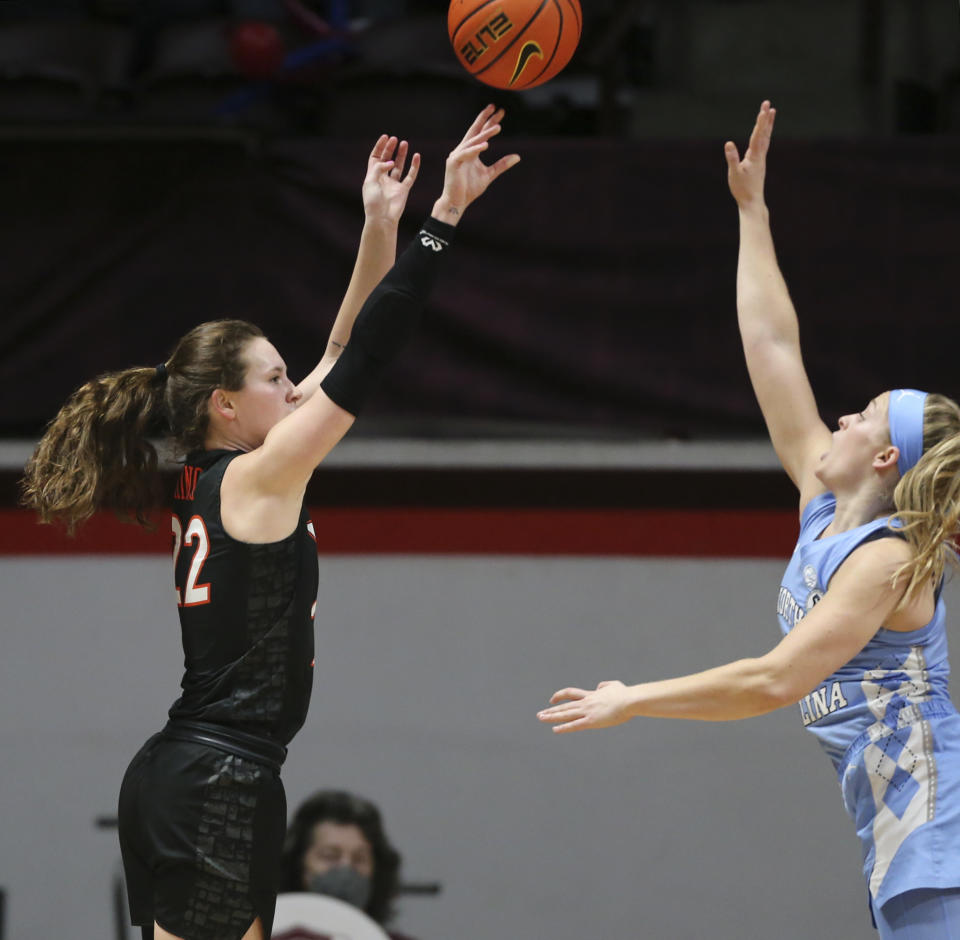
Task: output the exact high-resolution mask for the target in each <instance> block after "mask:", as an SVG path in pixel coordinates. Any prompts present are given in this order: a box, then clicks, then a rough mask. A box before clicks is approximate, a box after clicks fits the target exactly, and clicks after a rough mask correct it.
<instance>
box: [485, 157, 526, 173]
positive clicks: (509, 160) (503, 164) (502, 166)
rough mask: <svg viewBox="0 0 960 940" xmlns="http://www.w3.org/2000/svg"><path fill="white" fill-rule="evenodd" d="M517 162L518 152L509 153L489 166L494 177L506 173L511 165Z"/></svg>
mask: <svg viewBox="0 0 960 940" xmlns="http://www.w3.org/2000/svg"><path fill="white" fill-rule="evenodd" d="M519 162H520V154H519V153H511V154H508V155H507V156H505V157H501V158H500V159H499V160H497V162H496V163H494V164H492V165H491V166H490V171H491V172H492V173H493V175H494V178H496V177H498V176H499V175H500V174H501V173H506V172H507V170H509V169H510V168H511V167H515V166H516V165H517V164H518V163H519Z"/></svg>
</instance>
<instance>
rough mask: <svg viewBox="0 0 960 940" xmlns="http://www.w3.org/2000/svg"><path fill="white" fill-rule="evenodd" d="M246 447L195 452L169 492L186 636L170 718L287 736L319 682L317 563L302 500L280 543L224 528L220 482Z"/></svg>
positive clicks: (281, 737)
mask: <svg viewBox="0 0 960 940" xmlns="http://www.w3.org/2000/svg"><path fill="white" fill-rule="evenodd" d="M239 455H240V451H228V450H213V451H201V452H198V453H194V454H191V455H190V456H189V457H188V458H187V461H186V465H185V466H184V468H183V470H182V472H181V474H180V478H179V480H178V482H177V487H176V490H175V493H174V500H173V509H174V512H173V517H172V525H173V558H174V570H175V581H176V590H177V605H178V608H179V612H180V628H181V633H182V636H183V652H184V675H183V681H182V682H181V687H182V688H183V695H182V696H181V697H180V698H179V699H178V700H177V701H176V702H175V703H174V704H173V706H172V707H171V709H170V718H172V719H189V720H192V721H203V722H210V723H214V724H218V725H223V726H226V727H229V728H233V729H236V730H238V731H243V732H247V733H249V734H254V735H258V736H261V737H266V738H270V739H272V740H274V741H277V742H279V743H281V744H284V745H285V744H287V743H288V742H289V741H290V739H291V738H292V737H293V736H294V735H295V734H296V733H297V731H298V730H299V729H300V727H301V726H302V725H303V722H304V720H305V719H306V716H307V706H308V705H309V702H310V692H311V688H312V683H313V655H314V654H313V616H314V613H315V611H316V600H317V586H318V580H319V572H318V566H317V546H316V539H315V537H314V534H313V526H312V524H311V523H310V518H309V516H308V515H307V512H306V510H305V509H301V513H300V521H299V523H298V524H297V528H296V531H294V532H293V534H292V535H290V536H288V537H287V538H285V539H283V540H282V541H279V542H270V543H266V544H251V543H247V542H238V541H237V540H236V539H233V538H231V537H230V536H229V535H227V533H226V532H225V531H224V529H223V523H222V521H221V518H220V484H221V481H222V480H223V474H224V471H225V470H226V468H227V466H228V465H229V464H230V461H231V460H233V459H234V458H235V457H238V456H239Z"/></svg>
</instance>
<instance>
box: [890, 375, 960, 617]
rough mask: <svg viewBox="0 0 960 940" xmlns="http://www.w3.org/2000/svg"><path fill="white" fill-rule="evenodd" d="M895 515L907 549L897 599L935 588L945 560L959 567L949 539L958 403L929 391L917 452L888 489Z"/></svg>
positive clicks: (957, 527)
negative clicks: (909, 554) (930, 586)
mask: <svg viewBox="0 0 960 940" xmlns="http://www.w3.org/2000/svg"><path fill="white" fill-rule="evenodd" d="M893 502H894V506H895V507H896V514H895V516H894V517H893V518H894V519H896V520H899V522H900V523H901V526H902V528H900V529H899V531H900V532H902V533H903V535H904V536H905V537H906V539H907V541H908V542H909V544H910V548H911V549H912V551H913V558H911V560H910V561H908V562H907V563H906V564H904V565H901V566H900V568H898V569H897V571H896V573H895V575H894V581H901V579H904V580H906V581H907V587H906V591H905V592H904V595H903V601H901V603H903V602H905V601H906V600H907V599H909V598H910V597H912V596H913V595H914V594H915V593H916V591H918V590H919V589H920V588H922V587H924V586H925V585H927V584H931V583H932V584H933V585H934V586H936V585H937V584H939V583H940V579H941V578H942V577H943V575H944V571H945V570H946V566H947V563H948V562H949V563H951V564H952V565H954V566H956V567H960V564H958V559H957V552H956V549H955V547H954V545H953V539H954V538H955V537H956V536H957V535H958V534H960V406H958V405H957V403H956V402H955V401H953V400H951V399H950V398H947V397H946V396H945V395H937V394H932V393H931V394H930V395H928V396H927V400H926V403H925V406H924V411H923V455H922V456H921V458H920V459H919V460H918V461H917V463H916V464H915V465H914V466H913V467H912V468H911V469H910V470H908V471H907V472H906V473H905V474H904V475H903V477H902V478H901V479H900V481H899V482H898V483H897V487H896V489H895V490H894V493H893Z"/></svg>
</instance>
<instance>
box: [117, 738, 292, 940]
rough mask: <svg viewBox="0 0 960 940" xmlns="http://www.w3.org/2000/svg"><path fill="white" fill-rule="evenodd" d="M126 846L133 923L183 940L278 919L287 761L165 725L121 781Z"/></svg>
mask: <svg viewBox="0 0 960 940" xmlns="http://www.w3.org/2000/svg"><path fill="white" fill-rule="evenodd" d="M119 817H120V850H121V854H122V856H123V869H124V874H125V876H126V882H127V897H128V899H129V904H130V917H131V920H132V922H133V923H134V924H137V925H140V926H149V925H151V924H152V923H153V922H154V921H156V922H157V923H158V924H159V925H160V926H161V927H162V928H163V929H164V930H167V931H169V932H170V933H172V934H174V935H175V936H177V937H182V938H184V940H240V938H241V937H243V935H244V933H245V932H246V931H247V930H248V929H249V928H250V925H251V924H252V923H253V921H254V920H255V919H256V918H257V917H259V918H260V921H261V923H262V924H263V928H264V936H266V937H269V936H270V931H271V927H272V925H273V913H274V906H275V903H276V895H277V888H278V886H279V877H280V855H281V852H282V850H283V839H284V834H285V830H286V821H287V803H286V797H285V795H284V791H283V784H282V783H281V781H280V774H279V768H278V767H277V766H269V765H268V764H266V763H263V762H261V761H257V760H252V759H250V758H249V757H242V756H239V755H237V754H234V753H227V752H226V751H225V750H223V749H219V748H215V747H211V746H208V745H206V744H203V743H198V742H194V741H184V740H173V739H171V738H169V737H167V736H165V734H164V733H163V732H161V733H160V734H157V735H154V736H153V737H152V738H151V739H150V740H149V741H147V743H146V744H145V745H144V746H143V747H142V748H141V749H140V751H139V752H138V753H137V755H136V757H134V759H133V760H132V761H131V763H130V766H129V767H128V768H127V772H126V774H125V775H124V778H123V785H122V786H121V788H120V805H119Z"/></svg>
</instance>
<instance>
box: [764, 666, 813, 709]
mask: <svg viewBox="0 0 960 940" xmlns="http://www.w3.org/2000/svg"><path fill="white" fill-rule="evenodd" d="M756 663H757V666H756V669H757V680H756V681H757V684H758V687H759V688H762V690H763V692H762V695H763V697H764V698H765V700H766V702H767V704H768V705H769V708H768V709H767V710H768V711H775V710H776V709H778V708H785V707H786V706H788V705H795V704H796V703H797V702H798V701H800V699H801V698H803V696H804V694H805V693H806V692H808V691H809V688H808V687H807V686H808V683H807V681H806V678H805V677H804V676H802V675H801V674H800V671H799V670H798V669H795V668H792V667H791V664H790V663H787V662H783V661H781V660H780V659H775V658H773V657H770V656H762V657H760V659H758V660H756Z"/></svg>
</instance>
